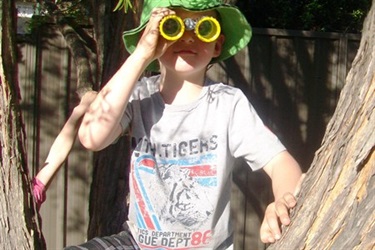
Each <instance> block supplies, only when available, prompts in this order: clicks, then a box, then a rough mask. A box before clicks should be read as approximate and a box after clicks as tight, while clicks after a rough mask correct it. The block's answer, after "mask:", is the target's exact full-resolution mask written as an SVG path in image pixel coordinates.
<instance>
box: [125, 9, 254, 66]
mask: <svg viewBox="0 0 375 250" xmlns="http://www.w3.org/2000/svg"><path fill="white" fill-rule="evenodd" d="M165 7H168V6H165ZM210 9H215V10H216V11H218V13H219V14H220V24H221V28H222V33H223V34H224V36H225V41H224V44H223V48H222V51H221V54H220V55H219V56H218V57H216V58H213V59H212V61H211V63H217V62H221V61H223V60H225V59H227V58H229V57H231V56H234V55H235V54H237V53H238V52H239V51H240V50H242V49H243V48H245V47H246V46H247V44H248V43H249V42H250V40H251V36H252V30H251V26H250V24H249V23H248V22H247V20H246V18H245V16H244V15H243V14H242V13H241V11H240V10H239V9H238V8H237V7H234V6H231V5H225V4H223V5H219V6H216V7H213V8H210ZM189 10H190V9H189ZM144 11H145V10H144ZM190 11H197V10H190ZM199 11H202V10H199ZM150 12H151V11H150ZM150 12H149V13H150ZM149 15H150V14H149ZM149 15H148V16H144V17H143V18H142V21H141V24H140V25H139V26H138V27H137V28H134V29H131V30H128V31H125V32H124V33H123V40H124V44H125V48H126V49H127V51H128V52H129V53H133V52H134V50H135V48H136V46H137V43H138V40H139V38H140V35H141V32H142V31H143V29H144V28H145V26H146V24H147V22H148V20H149ZM148 69H149V70H151V71H157V70H158V69H157V68H155V65H154V64H152V65H150V67H148Z"/></svg>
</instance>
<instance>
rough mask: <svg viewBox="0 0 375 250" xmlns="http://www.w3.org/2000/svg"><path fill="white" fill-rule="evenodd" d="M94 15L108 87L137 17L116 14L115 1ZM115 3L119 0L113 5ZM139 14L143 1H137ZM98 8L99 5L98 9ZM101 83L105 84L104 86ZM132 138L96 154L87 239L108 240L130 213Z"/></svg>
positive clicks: (102, 72)
mask: <svg viewBox="0 0 375 250" xmlns="http://www.w3.org/2000/svg"><path fill="white" fill-rule="evenodd" d="M92 2H93V4H96V6H97V8H95V11H96V13H94V23H95V28H94V29H95V35H96V40H97V51H98V55H97V58H98V81H99V85H103V84H105V83H106V82H107V81H108V80H109V79H110V77H111V76H112V75H113V74H114V73H115V72H116V71H117V69H118V68H119V67H120V66H121V64H122V63H123V62H124V60H125V58H126V57H127V55H128V54H127V53H126V51H125V46H124V44H123V40H122V32H123V31H124V30H125V29H130V28H132V27H134V22H135V20H134V18H135V16H134V13H133V12H131V11H129V12H128V13H127V14H124V13H123V10H120V11H117V12H115V13H113V11H112V10H113V8H114V7H113V6H115V5H113V4H112V5H111V1H104V2H103V1H99V2H100V3H98V2H97V1H95V0H93V1H92ZM112 2H113V3H115V2H117V0H115V1H112ZM133 2H134V7H135V11H137V13H138V11H139V10H140V7H139V6H140V4H141V1H133ZM94 6H95V5H94ZM100 83H101V84H100ZM129 150H130V145H129V138H128V137H127V136H124V137H122V138H121V139H119V141H118V142H117V143H115V144H113V145H111V146H109V147H107V148H106V149H104V150H102V151H100V152H97V153H95V156H94V158H95V159H94V172H93V179H92V184H91V188H90V202H89V216H90V219H89V228H88V233H87V237H88V239H91V238H93V237H96V236H107V235H111V234H115V233H118V232H119V231H121V230H122V224H123V223H124V222H125V221H126V218H127V214H128V210H127V203H126V197H127V194H128V192H129V187H128V172H129V169H128V168H129V152H130V151H129Z"/></svg>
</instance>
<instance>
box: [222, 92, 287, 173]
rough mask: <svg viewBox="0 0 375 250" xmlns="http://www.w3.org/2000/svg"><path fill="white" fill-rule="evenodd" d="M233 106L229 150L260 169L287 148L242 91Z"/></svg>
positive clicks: (253, 168)
mask: <svg viewBox="0 0 375 250" xmlns="http://www.w3.org/2000/svg"><path fill="white" fill-rule="evenodd" d="M232 108H233V112H232V114H231V119H230V122H229V135H228V136H229V150H230V151H231V153H232V155H233V156H234V157H235V158H244V159H245V161H246V162H247V164H249V166H250V167H251V168H252V170H258V169H260V168H262V167H264V166H265V165H266V164H267V163H268V162H269V161H270V160H271V159H272V158H273V157H275V156H276V155H277V154H278V153H280V152H282V151H284V150H285V147H284V146H283V144H282V143H281V142H280V140H279V139H278V138H277V136H276V135H275V134H273V133H272V132H271V131H270V130H269V129H268V128H267V127H266V126H265V125H264V123H263V122H262V120H261V119H260V117H259V116H258V114H257V112H256V111H255V109H254V107H253V106H252V105H251V103H250V102H249V101H248V99H247V97H246V96H245V95H244V94H243V92H242V91H240V90H239V91H238V92H237V93H236V96H235V98H234V100H233V107H232Z"/></svg>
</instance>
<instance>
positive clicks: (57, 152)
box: [32, 91, 97, 210]
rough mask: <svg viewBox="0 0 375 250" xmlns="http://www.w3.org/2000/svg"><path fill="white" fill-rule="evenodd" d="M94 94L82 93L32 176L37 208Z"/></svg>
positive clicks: (71, 144) (69, 148) (66, 155)
mask: <svg viewBox="0 0 375 250" xmlns="http://www.w3.org/2000/svg"><path fill="white" fill-rule="evenodd" d="M96 94H97V92H95V91H88V92H86V93H85V94H84V95H83V97H82V99H81V101H80V103H79V104H78V105H77V106H76V107H75V108H74V109H73V111H72V114H71V115H70V117H69V119H68V120H67V121H66V123H65V125H64V127H63V128H62V130H61V131H60V133H59V135H58V136H57V137H56V139H55V141H54V142H53V144H52V146H51V148H50V151H49V152H48V156H47V159H46V161H45V163H44V166H43V168H42V169H41V170H40V171H39V173H38V174H37V175H36V176H35V177H34V178H33V180H32V185H33V195H34V199H35V202H36V204H37V208H38V210H39V209H40V206H41V205H42V203H43V202H44V201H45V200H46V189H47V187H48V186H49V184H50V182H51V180H52V178H53V176H54V175H55V174H56V173H57V171H58V170H59V169H60V167H61V166H62V164H63V163H64V161H65V160H66V158H67V157H68V155H69V152H70V150H71V149H72V147H73V144H74V141H75V138H76V136H77V133H78V128H79V125H80V123H81V120H82V119H81V118H82V116H83V115H84V114H85V112H86V109H87V108H88V107H89V105H90V104H91V102H92V101H93V100H94V99H95V97H96Z"/></svg>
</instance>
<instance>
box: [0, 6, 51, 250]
mask: <svg viewBox="0 0 375 250" xmlns="http://www.w3.org/2000/svg"><path fill="white" fill-rule="evenodd" d="M15 13H16V12H15V6H14V1H11V0H2V1H1V2H0V23H1V26H0V53H1V56H0V84H1V87H0V127H1V133H0V143H1V148H0V182H1V183H2V185H1V192H0V204H1V205H0V246H1V247H2V249H10V250H13V249H44V248H45V242H44V239H43V235H42V233H41V230H40V225H39V223H40V221H39V219H38V216H37V212H36V208H35V206H34V205H33V202H32V195H31V187H30V180H29V178H28V176H29V175H28V168H27V161H26V151H25V144H24V142H25V134H24V130H23V125H22V121H21V112H20V108H19V99H20V93H19V85H18V78H17V56H16V49H15V48H16V40H15V30H17V29H16V26H15V21H14V20H15V18H14V16H15V15H14V14H15Z"/></svg>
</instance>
